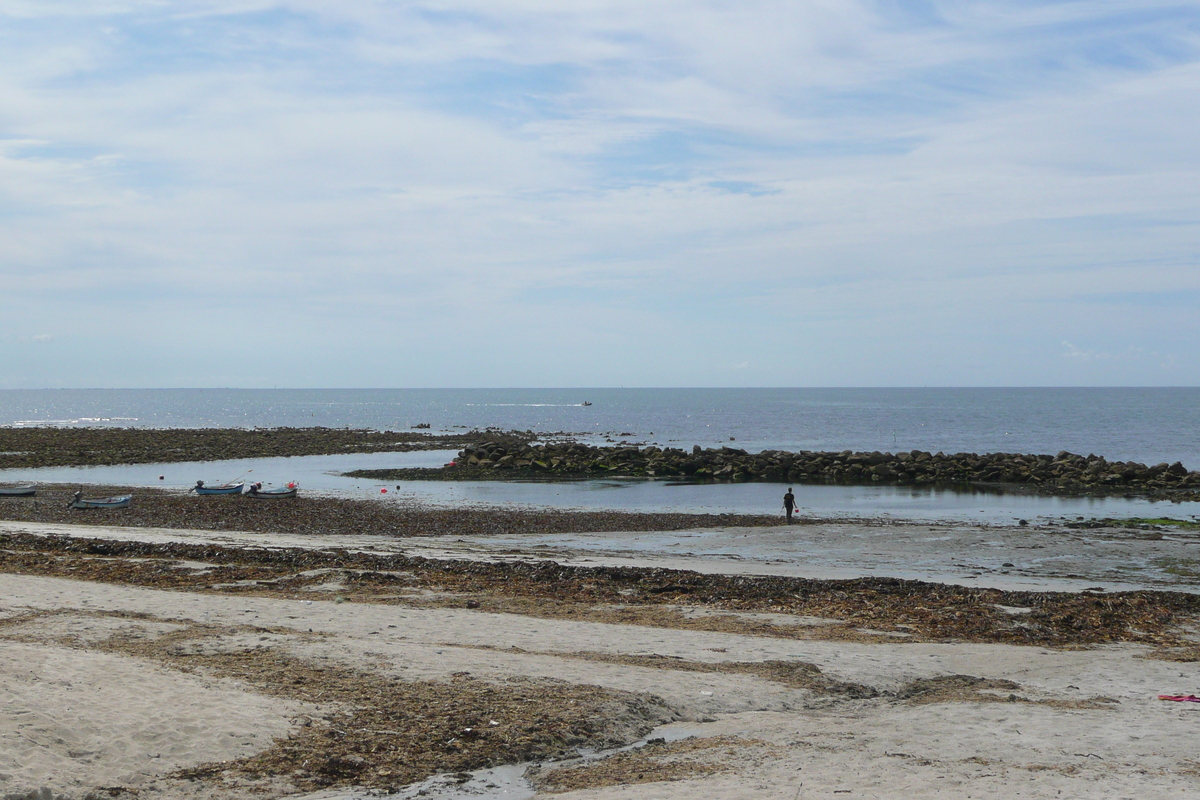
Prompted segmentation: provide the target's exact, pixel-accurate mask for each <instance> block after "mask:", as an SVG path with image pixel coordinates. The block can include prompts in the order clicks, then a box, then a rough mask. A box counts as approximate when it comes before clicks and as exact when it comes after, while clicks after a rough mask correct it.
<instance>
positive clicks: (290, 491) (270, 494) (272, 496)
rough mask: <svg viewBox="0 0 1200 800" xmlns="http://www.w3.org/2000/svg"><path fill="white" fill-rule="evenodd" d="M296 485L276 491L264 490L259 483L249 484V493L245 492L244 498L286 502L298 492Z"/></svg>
mask: <svg viewBox="0 0 1200 800" xmlns="http://www.w3.org/2000/svg"><path fill="white" fill-rule="evenodd" d="M299 488H300V487H299V486H297V485H296V484H294V483H292V484H288V485H287V486H280V487H279V488H278V489H264V488H262V484H261V483H255V484H251V486H250V491H248V492H246V497H259V498H263V499H266V500H286V499H287V498H289V497H295V496H296V492H297V491H298V490H299Z"/></svg>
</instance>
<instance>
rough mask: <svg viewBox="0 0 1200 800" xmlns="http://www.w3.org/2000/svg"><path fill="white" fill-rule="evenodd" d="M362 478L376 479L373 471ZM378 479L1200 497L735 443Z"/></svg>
mask: <svg viewBox="0 0 1200 800" xmlns="http://www.w3.org/2000/svg"><path fill="white" fill-rule="evenodd" d="M363 477H367V475H366V474H365V473H364V474H363ZM370 477H378V478H384V477H390V478H440V479H446V480H486V479H493V480H494V479H504V480H513V479H520V478H536V477H541V478H559V479H579V478H595V477H630V478H634V477H641V478H660V479H675V480H687V481H694V482H716V483H741V482H748V481H769V482H776V483H783V482H788V483H796V484H806V483H808V484H812V483H824V484H850V485H873V484H883V485H919V486H931V487H932V486H947V487H968V486H969V487H977V488H988V487H992V488H1006V489H1009V490H1018V491H1027V492H1034V493H1038V494H1062V495H1081V494H1094V495H1113V494H1119V495H1136V496H1144V497H1151V498H1161V499H1175V500H1196V499H1200V472H1194V471H1189V470H1188V469H1187V468H1186V467H1184V466H1183V464H1181V463H1179V462H1176V463H1174V464H1166V463H1162V464H1155V465H1152V466H1147V465H1146V464H1140V463H1137V462H1132V461H1108V460H1106V459H1105V458H1103V457H1102V456H1096V455H1088V456H1081V455H1076V454H1074V453H1068V452H1061V453H1059V454H1057V455H1023V454H1018V453H988V454H983V455H980V454H976V453H954V454H952V455H948V454H946V453H927V452H924V451H920V450H913V451H910V452H901V453H881V452H873V453H858V452H851V451H849V450H846V451H842V452H840V453H834V452H812V451H801V452H798V453H793V452H786V451H781V450H765V451H763V452H761V453H750V452H747V451H746V450H741V449H738V448H734V447H719V448H707V449H704V448H701V447H699V446H698V445H697V446H695V447H693V448H692V449H691V450H683V449H680V448H675V447H665V448H660V447H653V446H651V447H637V446H633V445H627V446H621V445H617V446H607V447H594V446H589V445H585V444H581V443H579V442H560V443H534V442H531V441H527V440H526V441H522V440H515V439H512V440H503V439H492V440H485V441H481V442H478V443H475V444H472V445H471V446H469V447H466V448H464V449H463V450H462V451H461V452H459V454H458V457H457V458H456V459H455V460H454V461H453V462H452V463H451V464H449V465H447V466H446V467H445V468H443V469H440V470H389V471H386V472H382V471H372V473H371V475H370Z"/></svg>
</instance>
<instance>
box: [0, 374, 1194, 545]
mask: <svg viewBox="0 0 1200 800" xmlns="http://www.w3.org/2000/svg"><path fill="white" fill-rule="evenodd" d="M417 425H428V426H430V430H432V431H435V432H436V431H444V432H458V433H460V432H463V431H466V430H472V429H484V428H498V429H502V430H523V431H524V430H528V431H532V432H534V433H535V434H539V435H542V436H547V437H549V436H561V435H570V436H574V437H576V438H579V439H581V440H584V441H588V442H592V443H605V442H619V441H624V442H630V443H637V444H656V445H659V446H671V447H683V448H688V449H690V448H691V447H692V446H693V445H700V446H701V447H717V446H723V445H724V446H730V447H737V448H742V449H745V450H748V451H750V452H757V451H761V450H769V449H776V450H793V451H795V450H822V451H842V450H854V451H875V450H878V451H882V452H899V451H910V450H923V451H929V452H939V451H941V452H945V453H959V452H970V453H996V452H1003V453H1048V454H1056V453H1058V452H1060V451H1064V450H1065V451H1069V452H1072V453H1078V454H1080V455H1089V454H1096V455H1100V456H1104V457H1105V458H1107V459H1109V460H1110V461H1137V462H1141V463H1145V464H1157V463H1160V462H1167V463H1173V462H1175V461H1179V462H1182V463H1183V464H1184V465H1185V466H1186V467H1188V468H1189V469H1196V468H1200V388H1197V387H1161V388H1085V387H1081V388H841V389H838V388H798V389H779V388H770V389H765V388H748V389H729V388H723V389H703V388H693V389H623V388H621V389H615V388H603V389H601V388H593V389H42V390H21V389H14V390H2V391H0V426H7V427H26V426H63V427H133V428H196V427H201V428H272V427H282V426H291V427H309V426H320V427H338V428H340V427H349V428H370V429H377V430H409V429H412V428H414V427H415V426H417ZM452 456H453V453H452V452H449V453H445V452H432V453H430V452H427V453H410V454H372V455H368V456H314V457H300V458H291V459H268V460H260V461H258V462H255V463H250V462H235V461H230V462H209V463H207V464H203V465H194V464H177V465H165V466H164V465H142V466H138V465H131V466H126V467H95V468H79V469H50V470H32V471H30V470H25V471H23V472H22V473H21V474H20V475H17V474H15V473H12V471H0V481H4V482H7V481H11V480H41V481H47V482H50V481H53V482H78V483H84V484H87V483H92V484H99V483H109V484H130V485H159V486H162V485H176V484H178V485H179V486H182V487H186V486H190V485H192V484H193V483H195V480H196V479H198V478H200V479H204V480H207V481H210V482H211V481H215V480H221V479H228V478H230V477H235V476H236V475H237V473H239V472H246V471H253V474H255V475H256V477H259V478H260V479H261V477H262V476H263V474H264V473H270V477H272V478H276V477H277V480H278V481H279V482H287V481H291V480H295V481H298V482H300V483H301V485H302V486H304V487H306V488H307V489H310V490H315V491H322V492H329V493H332V494H339V495H344V496H374V495H384V494H386V495H390V497H389V498H388V499H389V500H395V499H405V498H408V499H416V500H420V501H423V502H432V503H445V504H450V505H463V504H471V503H487V504H518V505H533V506H552V507H581V508H630V509H638V510H698V511H711V512H728V513H748V512H767V513H774V512H775V511H776V510H777V506H778V505H779V498H778V495H781V494H782V492H781V491H780V488H779V487H778V486H776V485H774V484H739V485H734V486H729V485H708V486H679V485H671V484H669V483H667V482H653V481H650V482H648V481H584V482H574V483H569V484H567V483H561V482H560V483H536V482H519V483H518V482H513V483H507V482H506V483H496V482H480V483H469V484H458V483H456V484H443V483H440V482H439V483H426V482H404V483H402V484H399V485H390V486H382V485H379V484H370V483H364V482H363V481H354V480H353V479H348V478H343V477H341V475H340V473H341V472H344V471H348V470H351V469H360V468H380V467H389V466H433V465H438V464H441V463H444V461H446V460H449V458H450V457H452ZM276 462H278V463H276ZM267 482H268V483H270V482H273V481H271V480H268V481H267ZM796 494H797V497H798V500H799V501H800V503H801V507H802V509H805V510H808V511H810V512H812V513H817V514H823V515H830V516H898V517H902V518H921V519H947V518H950V519H963V518H970V519H972V520H988V521H992V520H996V521H1005V522H1007V521H1011V520H1013V519H1016V518H1027V517H1035V518H1036V517H1054V516H1073V515H1074V516H1088V515H1090V516H1160V515H1172V516H1176V517H1180V516H1182V517H1189V516H1192V517H1194V516H1197V515H1200V504H1197V503H1150V502H1148V501H1139V500H1127V499H1124V498H1091V499H1081V498H1075V499H1071V498H1031V497H1026V496H1022V495H1012V494H996V493H990V492H989V493H984V492H965V493H964V492H954V491H947V490H944V489H938V490H932V489H917V488H912V487H832V486H810V487H797V492H796Z"/></svg>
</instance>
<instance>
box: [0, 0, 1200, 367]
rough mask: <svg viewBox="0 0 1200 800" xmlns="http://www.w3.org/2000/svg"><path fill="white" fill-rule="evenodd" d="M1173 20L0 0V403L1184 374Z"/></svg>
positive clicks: (598, 3)
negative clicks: (63, 393)
mask: <svg viewBox="0 0 1200 800" xmlns="http://www.w3.org/2000/svg"><path fill="white" fill-rule="evenodd" d="M1198 139H1200V7H1198V6H1196V5H1195V4H1194V3H1181V2H1156V0H1142V2H1122V1H1121V0H1077V1H1075V2H1035V1H1034V0H1012V1H1011V2H1002V1H1000V0H996V1H986V0H979V1H977V2H972V1H971V0H966V1H965V2H963V1H960V2H954V3H950V2H945V3H943V2H933V1H931V0H930V1H927V2H903V1H902V0H877V1H876V2H855V0H838V1H837V2H834V0H814V1H812V2H806V3H794V2H773V1H772V2H767V1H765V0H764V1H762V2H756V1H755V0H742V2H736V3H734V2H696V1H694V0H693V2H687V3H684V2H672V1H670V0H666V1H664V2H658V3H644V2H632V1H630V2H606V1H604V0H581V2H577V3H569V4H564V3H552V2H546V1H545V0H524V1H522V2H471V1H469V0H462V1H461V2H460V1H456V0H441V1H439V2H426V3H410V2H382V1H380V2H355V1H354V0H344V2H339V3H336V4H334V3H327V2H291V3H276V2H258V1H257V0H207V1H206V2H200V1H189V0H180V1H179V2H137V1H136V0H108V1H107V2H89V3H75V2H69V1H68V0H61V1H60V2H47V1H46V0H40V1H39V2H31V1H30V2H6V1H5V0H0V280H2V281H3V284H4V289H3V291H2V292H0V388H36V387H76V386H80V387H93V386H149V387H154V386H244V387H259V386H267V387H270V386H297V387H337V386H382V387H391V386H395V387H408V386H413V387H439V386H617V385H625V386H910V385H911V386H922V385H938V386H947V385H961V386H977V385H1198V384H1200V353H1198V352H1197V348H1196V347H1195V344H1194V343H1195V342H1197V341H1200V313H1197V312H1198V311H1200V308H1198V305H1200V303H1198V301H1200V269H1198V262H1200V147H1197V145H1196V142H1197V140H1198Z"/></svg>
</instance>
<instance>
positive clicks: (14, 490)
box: [0, 483, 37, 497]
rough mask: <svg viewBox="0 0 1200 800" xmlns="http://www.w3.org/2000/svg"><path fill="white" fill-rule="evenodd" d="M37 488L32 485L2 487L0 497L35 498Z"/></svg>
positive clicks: (0, 487)
mask: <svg viewBox="0 0 1200 800" xmlns="http://www.w3.org/2000/svg"><path fill="white" fill-rule="evenodd" d="M35 494H37V487H36V486H34V485H33V484H32V483H31V484H27V485H25V486H0V497H33V496H34V495H35Z"/></svg>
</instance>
